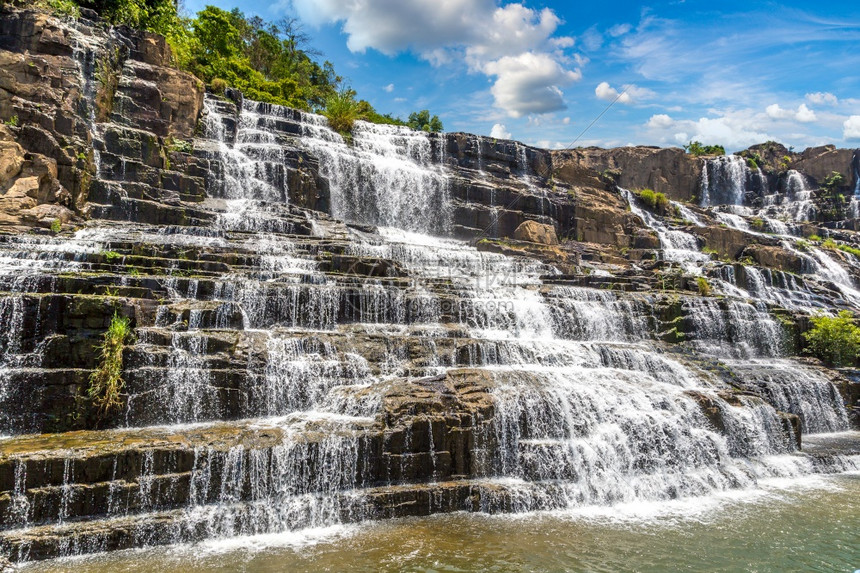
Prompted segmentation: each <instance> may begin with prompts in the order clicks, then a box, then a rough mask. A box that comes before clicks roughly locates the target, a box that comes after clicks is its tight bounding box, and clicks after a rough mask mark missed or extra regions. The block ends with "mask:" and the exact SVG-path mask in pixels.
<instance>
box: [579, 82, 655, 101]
mask: <svg viewBox="0 0 860 573" xmlns="http://www.w3.org/2000/svg"><path fill="white" fill-rule="evenodd" d="M594 95H596V96H597V98H598V99H602V100H604V101H613V102H614V101H616V99H617V101H618V103H624V104H631V103H635V102H636V101H637V100H643V99H648V98H650V97H652V96H654V92H653V91H651V90H649V89H647V88H640V87H638V86H636V85H633V84H630V85H628V86H627V89H625V90H624V91H623V92H621V95H619V92H618V90H617V89H615V88H614V87H612V86H610V85H609V82H600V83H599V84H598V85H597V87H596V88H594Z"/></svg>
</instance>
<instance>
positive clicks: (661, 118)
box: [645, 113, 675, 129]
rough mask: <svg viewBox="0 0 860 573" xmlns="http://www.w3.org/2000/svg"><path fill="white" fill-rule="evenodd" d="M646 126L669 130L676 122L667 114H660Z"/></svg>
mask: <svg viewBox="0 0 860 573" xmlns="http://www.w3.org/2000/svg"><path fill="white" fill-rule="evenodd" d="M645 125H646V126H648V127H650V128H653V129H667V128H669V127H672V126H673V125H675V120H674V119H672V118H671V117H669V116H668V115H666V114H665V113H658V114H655V115H652V116H651V118H650V119H649V120H648V123H646V124H645Z"/></svg>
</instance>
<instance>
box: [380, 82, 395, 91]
mask: <svg viewBox="0 0 860 573" xmlns="http://www.w3.org/2000/svg"><path fill="white" fill-rule="evenodd" d="M382 89H383V91H386V92H388V93H391V92H393V91H394V84H388V85H387V86H383V87H382Z"/></svg>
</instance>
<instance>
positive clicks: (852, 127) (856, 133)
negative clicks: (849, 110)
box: [842, 115, 860, 141]
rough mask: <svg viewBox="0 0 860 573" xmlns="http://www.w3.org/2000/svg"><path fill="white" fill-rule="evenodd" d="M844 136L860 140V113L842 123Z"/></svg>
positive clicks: (852, 139) (847, 138) (848, 138)
mask: <svg viewBox="0 0 860 573" xmlns="http://www.w3.org/2000/svg"><path fill="white" fill-rule="evenodd" d="M842 138H843V139H846V140H851V141H860V115H852V116H851V117H849V118H848V119H846V120H845V122H844V123H843V124H842Z"/></svg>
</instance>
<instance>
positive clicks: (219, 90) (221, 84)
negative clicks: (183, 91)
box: [209, 78, 230, 95]
mask: <svg viewBox="0 0 860 573" xmlns="http://www.w3.org/2000/svg"><path fill="white" fill-rule="evenodd" d="M209 87H210V88H212V93H214V94H217V95H224V92H225V91H226V90H227V88H228V87H230V86H229V85H228V84H227V80H224V79H221V78H215V79H214V80H212V83H210V84H209Z"/></svg>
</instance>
